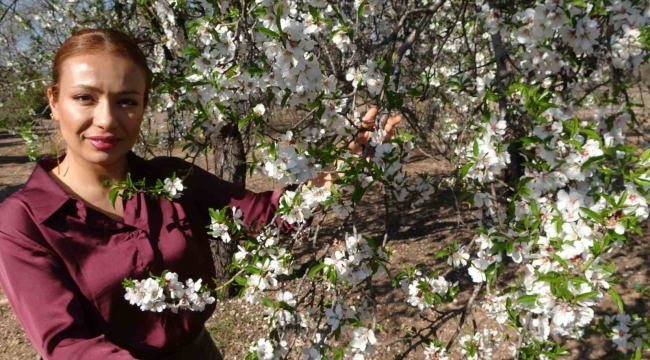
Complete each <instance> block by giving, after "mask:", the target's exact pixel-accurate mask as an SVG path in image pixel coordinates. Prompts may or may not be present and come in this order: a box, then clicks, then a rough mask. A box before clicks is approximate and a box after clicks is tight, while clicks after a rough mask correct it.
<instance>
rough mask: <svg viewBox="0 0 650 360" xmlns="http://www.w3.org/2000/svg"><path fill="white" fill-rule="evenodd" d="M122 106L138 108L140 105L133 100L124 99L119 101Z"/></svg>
mask: <svg viewBox="0 0 650 360" xmlns="http://www.w3.org/2000/svg"><path fill="white" fill-rule="evenodd" d="M119 103H120V105H123V106H124V105H126V106H136V105H138V102H137V101H135V100H133V99H122V100H120V101H119Z"/></svg>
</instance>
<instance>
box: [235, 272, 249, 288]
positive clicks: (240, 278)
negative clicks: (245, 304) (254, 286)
mask: <svg viewBox="0 0 650 360" xmlns="http://www.w3.org/2000/svg"><path fill="white" fill-rule="evenodd" d="M235 283H237V284H238V285H241V286H246V284H248V280H246V278H245V277H243V276H239V275H237V276H235Z"/></svg>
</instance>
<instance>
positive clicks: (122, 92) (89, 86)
mask: <svg viewBox="0 0 650 360" xmlns="http://www.w3.org/2000/svg"><path fill="white" fill-rule="evenodd" d="M72 88H73V89H85V90H88V91H94V92H102V90H101V89H99V88H97V87H94V86H92V85H83V84H81V85H75V86H73V87H72ZM128 94H137V95H139V94H140V92H139V91H138V90H123V91H120V92H118V93H117V95H128Z"/></svg>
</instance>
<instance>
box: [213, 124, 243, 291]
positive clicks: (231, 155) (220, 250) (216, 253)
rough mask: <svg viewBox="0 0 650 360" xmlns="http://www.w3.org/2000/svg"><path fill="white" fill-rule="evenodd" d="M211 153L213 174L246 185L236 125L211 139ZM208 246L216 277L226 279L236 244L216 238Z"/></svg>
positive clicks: (239, 136) (241, 148)
mask: <svg viewBox="0 0 650 360" xmlns="http://www.w3.org/2000/svg"><path fill="white" fill-rule="evenodd" d="M212 155H213V157H214V170H215V171H214V174H215V175H217V176H218V177H220V178H222V179H224V180H226V181H230V182H231V183H233V184H236V185H238V186H241V187H244V186H245V185H246V153H245V152H244V142H243V141H242V135H241V133H240V132H239V129H238V128H237V125H227V126H224V127H223V128H222V129H221V132H220V134H219V136H218V137H216V138H215V139H214V140H213V141H212ZM210 248H211V250H212V259H213V260H214V267H215V270H216V273H217V279H218V280H219V281H226V280H228V279H229V278H230V274H229V272H228V270H227V267H228V265H229V264H230V262H231V260H232V256H233V255H234V253H235V251H236V249H237V244H236V243H235V242H234V241H233V242H230V243H228V244H226V243H224V242H223V241H218V240H217V241H211V242H210Z"/></svg>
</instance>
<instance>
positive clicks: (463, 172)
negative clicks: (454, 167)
mask: <svg viewBox="0 0 650 360" xmlns="http://www.w3.org/2000/svg"><path fill="white" fill-rule="evenodd" d="M472 166H474V163H473V162H468V163H467V164H465V165H463V167H462V168H461V169H460V178H461V179H462V178H464V177H465V175H467V173H468V172H469V169H471V168H472Z"/></svg>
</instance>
